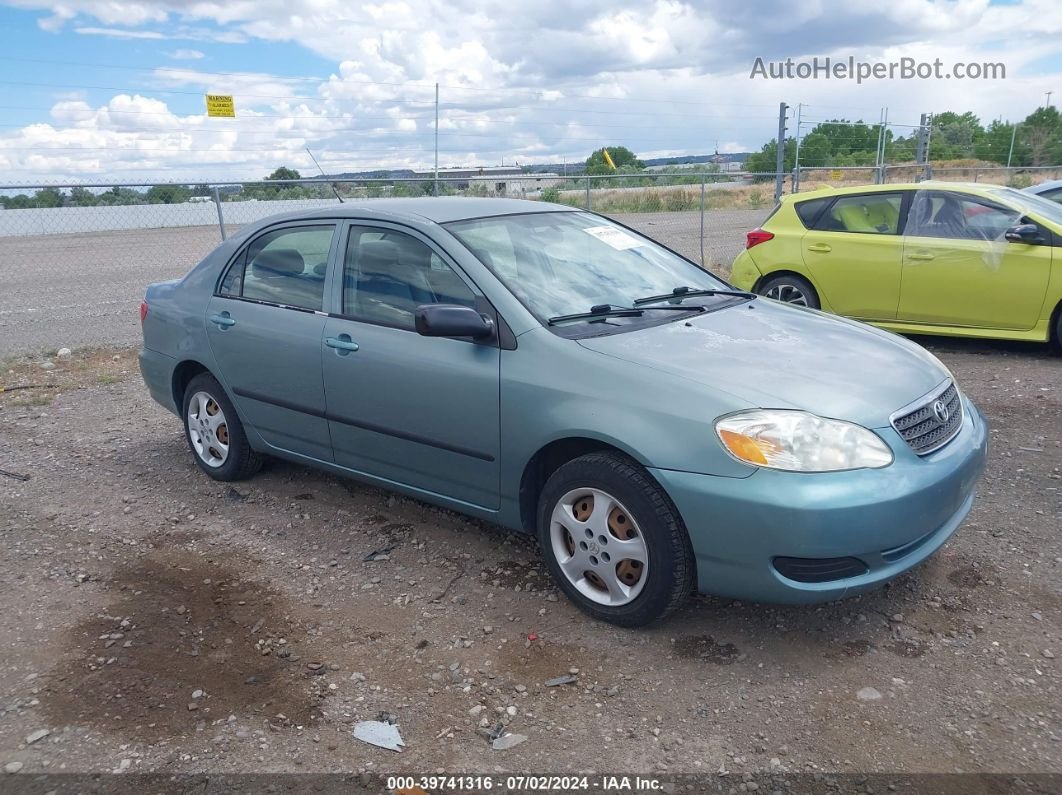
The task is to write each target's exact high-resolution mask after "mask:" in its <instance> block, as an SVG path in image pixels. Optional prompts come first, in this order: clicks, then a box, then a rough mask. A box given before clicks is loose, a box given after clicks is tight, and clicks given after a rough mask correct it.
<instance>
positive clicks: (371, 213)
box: [269, 196, 578, 224]
mask: <svg viewBox="0 0 1062 795" xmlns="http://www.w3.org/2000/svg"><path fill="white" fill-rule="evenodd" d="M550 212H578V209H577V208H574V207H568V206H566V205H562V204H551V203H549V202H540V201H527V200H524V199H492V198H473V197H464V196H423V197H419V198H415V199H346V200H345V201H344V202H343V203H342V204H336V205H334V206H332V207H328V208H320V207H318V208H315V209H312V210H298V211H295V212H289V213H282V214H280V215H273V216H270V218H269V221H270V223H276V222H277V221H290V220H297V219H300V218H320V217H321V216H322V215H327V216H329V217H331V218H375V219H378V220H381V221H386V220H392V221H410V220H418V221H433V222H435V223H437V224H445V223H449V222H450V221H464V220H467V219H470V218H485V217H488V216H494V215H522V214H526V213H550Z"/></svg>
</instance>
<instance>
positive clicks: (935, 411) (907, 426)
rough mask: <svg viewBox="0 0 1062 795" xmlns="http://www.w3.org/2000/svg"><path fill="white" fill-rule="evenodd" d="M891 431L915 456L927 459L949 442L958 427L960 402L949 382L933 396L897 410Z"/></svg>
mask: <svg viewBox="0 0 1062 795" xmlns="http://www.w3.org/2000/svg"><path fill="white" fill-rule="evenodd" d="M892 427H893V428H895V429H896V432H897V433H898V434H900V436H902V437H903V440H904V441H905V442H907V444H909V445H910V446H911V449H912V450H914V451H915V452H916V453H918V455H928V454H929V453H932V452H933V451H934V450H939V449H940V448H941V447H943V446H944V445H946V444H947V443H948V442H950V441H951V440H952V438H953V437H954V436H955V434H957V433H958V432H959V428H961V427H962V400H961V399H960V398H959V390H958V388H957V387H956V386H955V384H954V383H952V382H951V381H949V382H948V384H947V386H945V387H944V389H942V390H939V391H937V392H934V393H933V394H931V395H929V396H928V397H927V398H923V399H921V400H919V401H917V402H916V403H915V404H914V408H911V409H901V410H900V411H899V412H897V413H896V414H894V415H893V417H892Z"/></svg>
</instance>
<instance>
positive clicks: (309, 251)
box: [218, 224, 335, 312]
mask: <svg viewBox="0 0 1062 795" xmlns="http://www.w3.org/2000/svg"><path fill="white" fill-rule="evenodd" d="M334 233H335V226H334V225H332V224H327V225H326V224H322V225H320V226H299V227H294V228H288V229H276V230H274V231H272V232H267V233H266V234H264V235H261V236H259V237H256V238H255V239H254V240H253V241H251V243H250V244H249V245H248V246H247V248H246V249H245V250H244V251H243V253H242V254H241V255H240V256H239V258H237V260H236V262H234V263H233V265H232V267H231V268H229V272H228V273H227V274H225V278H224V280H223V281H222V283H221V288H220V290H219V291H218V292H219V294H220V295H224V296H229V297H233V298H236V297H239V298H247V299H250V300H253V301H262V302H265V303H270V304H280V305H282V306H292V307H296V308H299V309H313V310H315V311H318V312H320V311H321V310H322V309H323V308H324V284H325V272H326V271H327V269H328V252H329V250H330V249H331V247H332V236H333V234H334Z"/></svg>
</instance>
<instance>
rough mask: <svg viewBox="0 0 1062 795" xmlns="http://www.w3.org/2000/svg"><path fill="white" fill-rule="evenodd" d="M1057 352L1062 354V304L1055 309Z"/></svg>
mask: <svg viewBox="0 0 1062 795" xmlns="http://www.w3.org/2000/svg"><path fill="white" fill-rule="evenodd" d="M1055 353H1057V354H1060V355H1062V306H1060V307H1059V308H1058V309H1056V310H1055Z"/></svg>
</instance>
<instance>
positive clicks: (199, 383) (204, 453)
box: [183, 373, 262, 480]
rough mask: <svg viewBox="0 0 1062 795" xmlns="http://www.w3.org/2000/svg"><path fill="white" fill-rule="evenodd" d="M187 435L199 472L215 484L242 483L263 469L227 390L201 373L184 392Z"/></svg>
mask: <svg viewBox="0 0 1062 795" xmlns="http://www.w3.org/2000/svg"><path fill="white" fill-rule="evenodd" d="M183 406H184V414H183V416H184V435H185V438H186V439H187V440H188V446H189V447H190V448H191V450H192V456H193V458H195V462H196V464H198V465H199V468H200V469H202V470H203V471H204V472H206V473H207V474H208V475H210V477H212V478H214V480H242V479H244V478H247V477H250V476H251V475H253V474H254V473H255V472H257V471H258V469H259V467H261V466H262V458H261V456H259V455H258V453H256V452H255V451H254V450H252V449H251V445H250V443H249V442H248V441H247V434H246V433H244V430H243V424H242V423H241V422H240V418H239V417H238V416H237V415H236V408H235V407H234V406H233V405H232V402H231V401H230V400H229V398H228V395H226V394H225V390H224V389H222V388H221V384H219V383H218V382H217V379H215V378H214V377H213V376H212V375H209V374H208V373H200V374H199V375H197V376H196V377H195V378H193V379H192V380H191V381H189V382H188V388H187V389H185V390H184V401H183Z"/></svg>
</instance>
